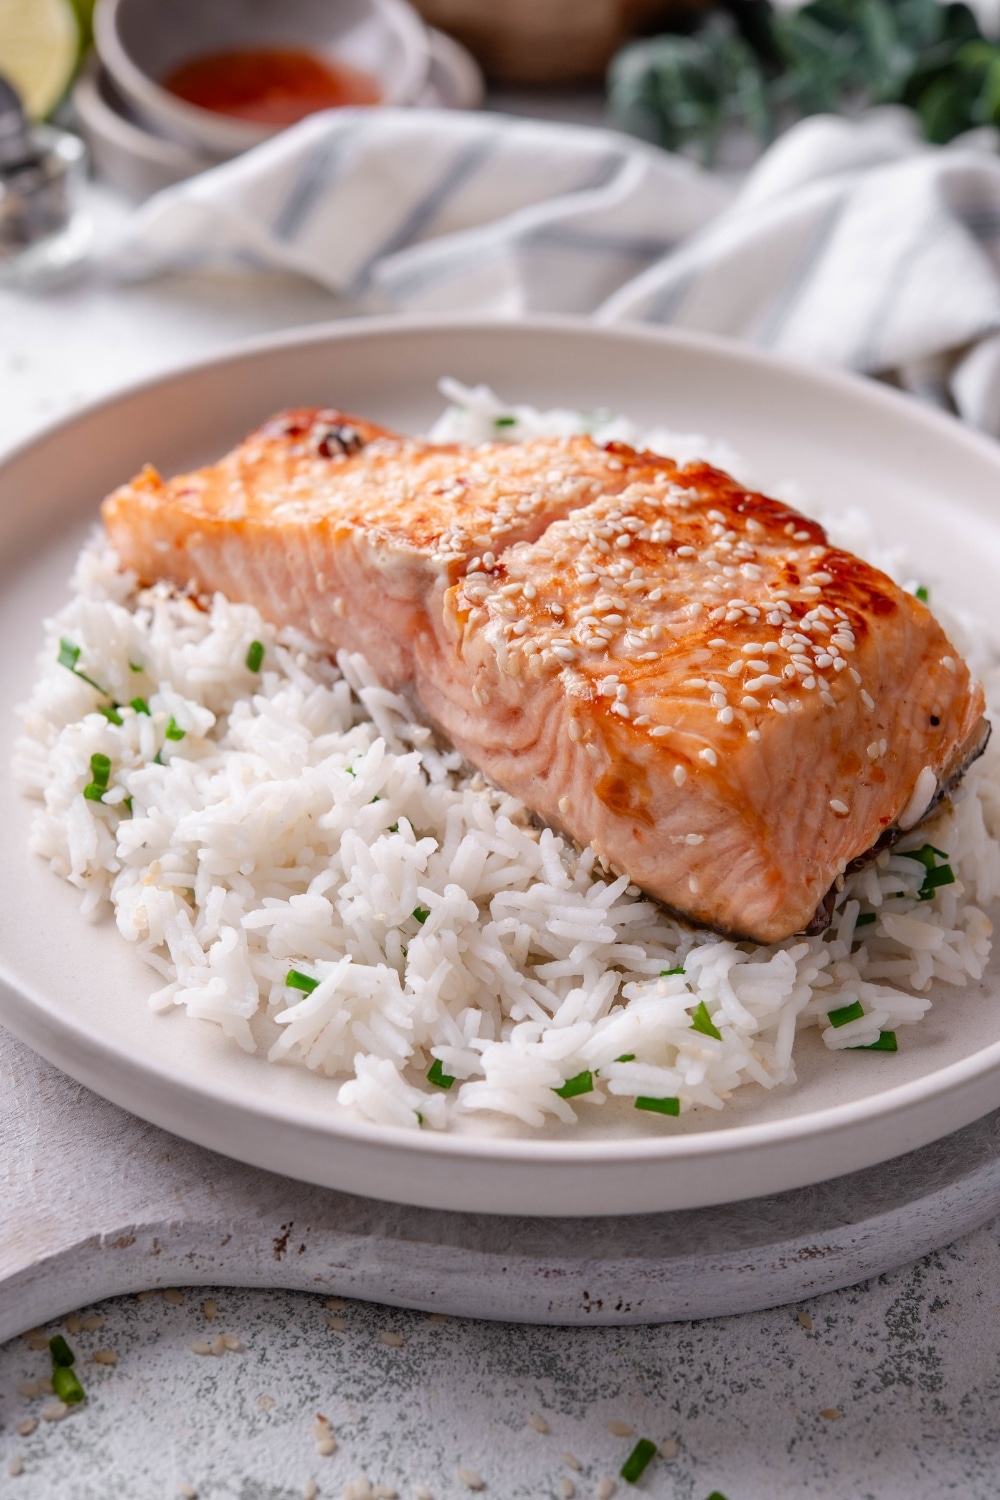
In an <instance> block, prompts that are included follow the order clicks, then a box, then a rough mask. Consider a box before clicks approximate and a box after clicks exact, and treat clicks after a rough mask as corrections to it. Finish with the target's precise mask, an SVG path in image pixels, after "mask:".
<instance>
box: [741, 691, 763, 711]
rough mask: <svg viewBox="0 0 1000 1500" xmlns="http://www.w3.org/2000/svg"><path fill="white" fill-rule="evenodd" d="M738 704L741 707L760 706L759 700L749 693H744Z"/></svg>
mask: <svg viewBox="0 0 1000 1500" xmlns="http://www.w3.org/2000/svg"><path fill="white" fill-rule="evenodd" d="M740 705H741V707H743V708H760V701H759V700H758V699H757V698H753V697H751V695H750V694H749V693H745V694H744V695H743V697H742V698H741V699H740Z"/></svg>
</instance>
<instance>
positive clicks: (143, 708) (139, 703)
mask: <svg viewBox="0 0 1000 1500" xmlns="http://www.w3.org/2000/svg"><path fill="white" fill-rule="evenodd" d="M129 706H130V707H131V708H134V709H135V711H136V713H137V714H146V715H147V717H148V715H149V704H148V703H147V702H146V700H145V698H133V699H132V701H131V703H130V705H129Z"/></svg>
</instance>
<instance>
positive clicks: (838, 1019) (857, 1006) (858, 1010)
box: [826, 1000, 865, 1026]
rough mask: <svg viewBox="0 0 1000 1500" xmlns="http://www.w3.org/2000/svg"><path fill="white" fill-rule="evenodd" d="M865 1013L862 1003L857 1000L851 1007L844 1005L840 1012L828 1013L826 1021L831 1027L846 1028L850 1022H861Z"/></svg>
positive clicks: (832, 1011)
mask: <svg viewBox="0 0 1000 1500" xmlns="http://www.w3.org/2000/svg"><path fill="white" fill-rule="evenodd" d="M864 1013H865V1008H864V1006H863V1005H862V1004H861V1001H860V1000H855V1001H854V1002H853V1004H851V1005H842V1006H841V1007H840V1009H839V1010H831V1011H828V1012H827V1016H826V1019H827V1020H828V1021H829V1023H830V1025H831V1026H846V1025H847V1023H848V1022H849V1021H860V1020H861V1017H862V1016H863V1015H864Z"/></svg>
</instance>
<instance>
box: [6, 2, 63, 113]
mask: <svg viewBox="0 0 1000 1500" xmlns="http://www.w3.org/2000/svg"><path fill="white" fill-rule="evenodd" d="M79 50H80V25H79V22H78V21H77V18H76V11H75V10H74V8H73V6H72V4H71V0H2V3H0V73H2V74H3V75H4V77H5V78H7V79H9V80H10V82H11V83H12V84H13V85H14V87H15V88H16V89H17V91H18V93H19V94H20V95H21V99H22V102H23V104H24V108H25V112H26V113H27V114H28V115H29V116H30V117H31V118H32V119H33V120H44V119H45V117H46V115H48V114H50V113H51V112H52V110H53V109H55V107H56V105H57V104H58V103H59V100H60V99H61V98H62V96H63V94H64V93H65V92H66V89H67V88H68V87H69V83H70V80H71V79H72V77H73V73H74V71H75V69H76V63H77V57H78V55H79Z"/></svg>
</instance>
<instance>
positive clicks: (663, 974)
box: [660, 964, 684, 979]
mask: <svg viewBox="0 0 1000 1500" xmlns="http://www.w3.org/2000/svg"><path fill="white" fill-rule="evenodd" d="M683 973H684V965H683V964H678V966H677V968H676V969H661V970H660V978H661V979H669V978H670V977H671V975H672V974H683Z"/></svg>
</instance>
